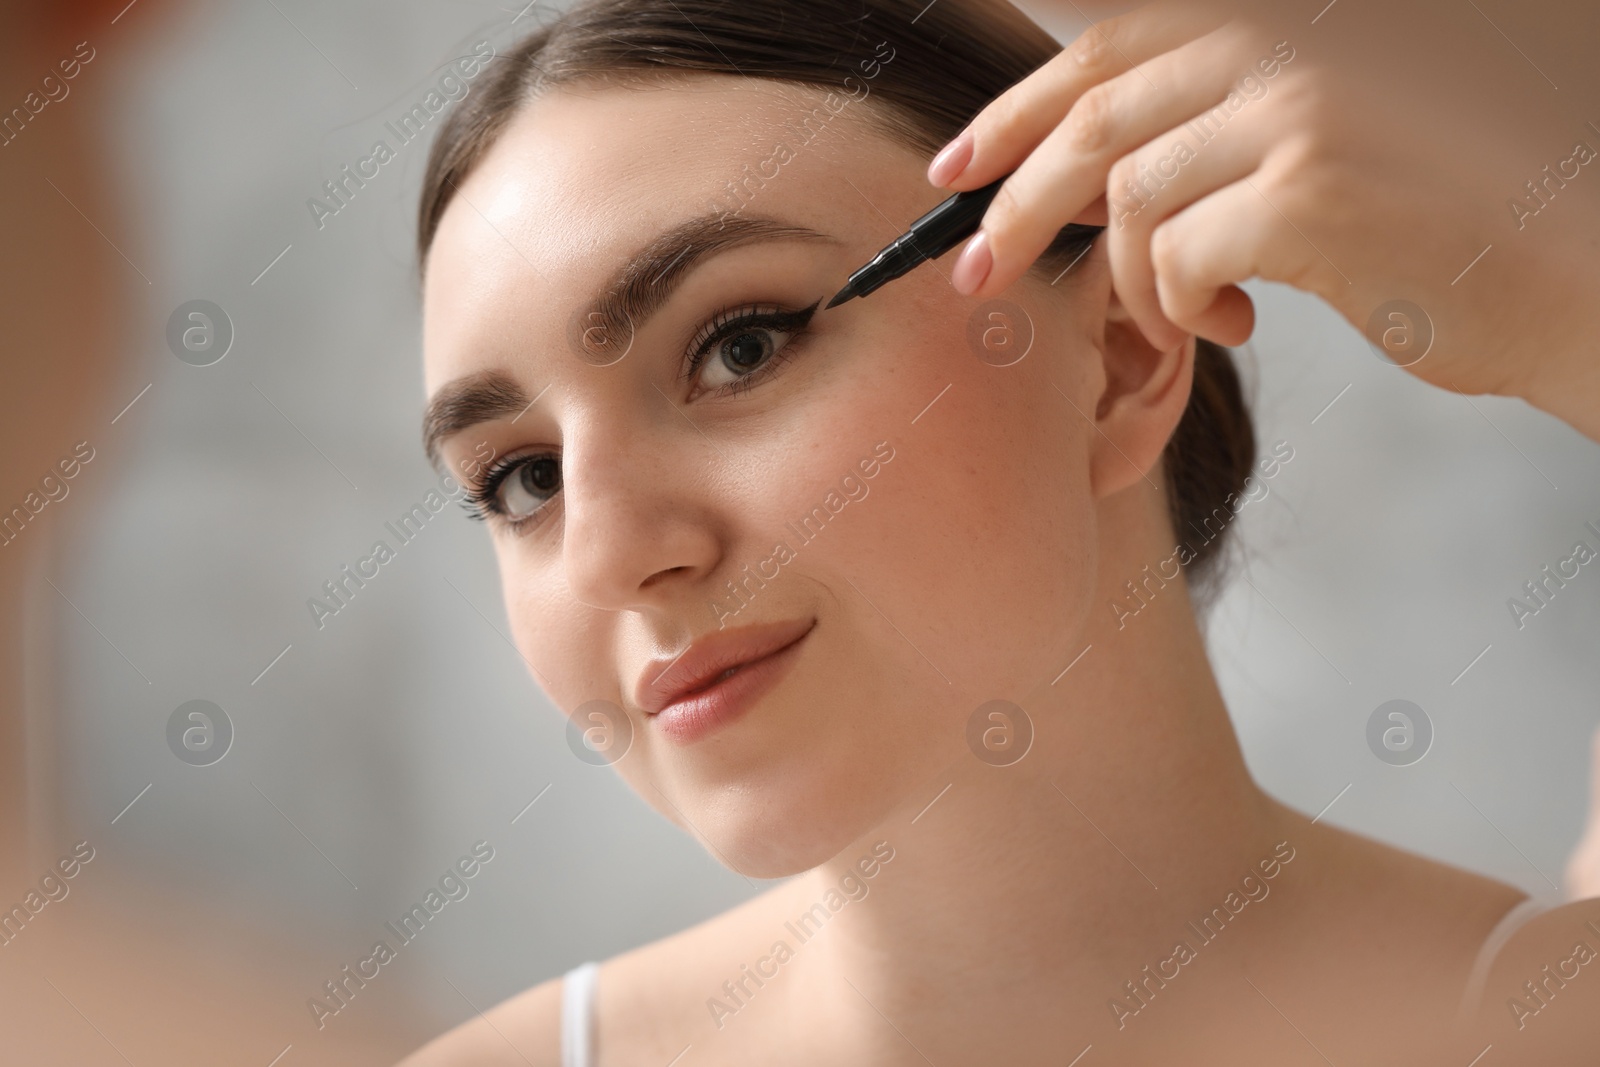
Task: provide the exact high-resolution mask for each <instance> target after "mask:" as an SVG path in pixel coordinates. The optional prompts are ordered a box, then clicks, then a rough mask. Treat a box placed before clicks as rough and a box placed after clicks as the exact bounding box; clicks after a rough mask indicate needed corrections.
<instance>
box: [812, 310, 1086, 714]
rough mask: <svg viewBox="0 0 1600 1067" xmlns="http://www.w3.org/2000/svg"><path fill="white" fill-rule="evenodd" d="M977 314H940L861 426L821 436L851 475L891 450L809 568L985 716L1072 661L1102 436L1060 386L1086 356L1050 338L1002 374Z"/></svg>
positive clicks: (912, 663) (922, 670) (850, 422)
mask: <svg viewBox="0 0 1600 1067" xmlns="http://www.w3.org/2000/svg"><path fill="white" fill-rule="evenodd" d="M939 281H940V283H941V284H943V282H942V279H940V280H939ZM968 308H969V305H968V303H967V302H962V301H954V300H950V299H948V298H946V299H944V300H943V301H941V302H940V303H938V304H933V305H931V306H930V307H929V308H928V309H927V314H925V315H923V316H922V317H921V318H920V319H919V320H918V321H919V323H920V325H919V327H918V329H917V331H916V332H915V333H914V334H913V335H912V336H910V337H909V338H906V339H904V340H902V341H901V342H900V343H899V344H898V345H897V349H898V350H899V351H900V353H901V355H900V357H899V358H897V359H895V360H894V361H892V362H889V363H886V364H885V365H884V366H883V367H882V368H881V371H880V373H879V374H877V375H876V377H875V378H874V379H873V380H871V381H869V382H865V383H862V384H860V385H858V387H857V388H856V390H855V392H854V394H853V395H854V396H855V397H856V398H857V399H856V400H855V401H853V402H852V404H851V405H850V410H849V412H848V417H847V418H844V419H842V420H841V422H842V425H843V426H845V427H850V429H848V430H843V429H837V428H828V429H827V430H826V431H825V432H819V434H818V441H817V443H816V445H815V447H816V448H817V450H818V451H819V452H821V453H822V454H824V455H826V456H827V457H828V459H827V462H828V463H829V464H830V465H831V466H832V467H836V468H838V470H839V471H840V472H843V471H845V470H847V469H851V467H852V466H853V464H854V463H855V462H856V460H857V459H859V458H860V457H861V456H862V455H865V454H867V453H868V452H869V451H870V449H871V447H872V444H873V443H874V442H876V441H879V440H884V439H887V440H888V441H889V442H890V443H891V445H892V446H893V448H894V450H895V455H894V459H892V460H891V461H889V462H888V463H885V464H882V466H881V469H880V470H879V472H878V474H877V475H876V476H875V477H874V478H871V479H864V481H865V483H866V485H867V486H869V488H870V495H869V496H868V497H867V498H866V499H865V500H863V501H860V502H852V503H851V504H850V505H849V506H848V508H847V509H846V514H845V516H842V517H845V518H847V519H848V521H846V522H842V523H840V524H839V533H840V537H839V538H838V539H837V540H836V541H833V542H832V543H831V544H829V545H828V546H827V547H826V548H821V547H820V546H822V545H823V539H820V538H819V540H818V542H817V544H818V546H819V551H818V553H817V555H816V556H815V557H814V558H813V559H812V560H811V561H810V562H806V561H804V560H803V559H802V560H801V561H800V562H799V566H800V567H802V568H803V569H806V570H810V571H812V572H814V573H817V576H818V578H819V580H821V581H823V582H825V583H826V584H827V585H829V586H830V587H831V588H832V589H833V591H834V593H835V594H836V596H837V597H838V599H839V600H840V601H842V602H844V603H846V604H851V605H854V606H855V607H856V608H859V610H860V614H859V615H858V616H857V619H856V621H857V623H858V624H859V625H860V626H861V627H862V628H863V629H864V630H868V631H870V632H872V633H874V634H876V635H877V636H878V637H880V638H882V640H881V641H878V642H877V644H878V648H877V650H876V651H877V652H879V653H881V654H882V655H883V656H886V657H891V658H906V659H907V670H908V672H909V673H910V674H912V675H913V676H917V675H918V674H920V676H922V677H924V678H925V679H926V680H928V681H929V682H930V683H932V684H933V685H935V686H936V687H937V689H938V690H941V691H944V692H946V693H947V694H949V695H950V696H952V697H955V696H956V694H957V693H959V694H960V695H959V697H956V699H957V701H958V702H959V701H976V703H973V705H972V706H973V707H976V706H977V703H982V702H983V701H985V700H989V699H993V698H995V697H1007V698H1010V699H1021V698H1022V697H1024V696H1025V695H1027V694H1028V693H1030V692H1034V691H1036V690H1037V689H1038V687H1039V686H1040V684H1041V683H1048V682H1049V681H1050V679H1051V678H1052V677H1054V675H1055V673H1056V672H1058V671H1059V670H1060V668H1061V667H1062V666H1064V665H1065V663H1066V662H1067V660H1068V659H1070V656H1068V657H1067V659H1063V658H1062V654H1063V651H1064V650H1066V649H1067V648H1068V646H1070V645H1072V642H1073V641H1074V640H1076V639H1077V638H1076V634H1077V633H1078V631H1079V630H1081V628H1082V627H1083V625H1084V623H1085V620H1086V617H1087V614H1088V612H1089V610H1090V603H1091V596H1092V592H1093V588H1094V574H1095V568H1096V562H1097V561H1096V548H1095V509H1094V505H1093V500H1092V497H1091V494H1090V488H1089V481H1088V458H1087V457H1088V451H1087V449H1088V445H1087V437H1086V434H1087V433H1088V432H1092V431H1090V430H1089V428H1088V427H1087V426H1086V425H1085V424H1084V418H1083V416H1082V415H1080V414H1078V413H1077V412H1076V411H1075V410H1074V409H1073V407H1072V405H1071V404H1070V403H1069V402H1068V400H1067V399H1066V398H1065V397H1064V396H1063V395H1062V394H1061V392H1060V391H1058V389H1057V388H1056V385H1057V384H1060V385H1061V386H1062V387H1063V388H1066V389H1068V390H1071V388H1072V386H1071V382H1072V380H1073V377H1074V375H1075V374H1076V373H1078V372H1079V367H1080V366H1081V364H1082V362H1083V361H1082V358H1081V356H1080V355H1079V354H1077V353H1074V352H1073V351H1070V350H1068V348H1067V347H1066V346H1065V345H1064V344H1060V343H1058V344H1054V345H1052V344H1049V343H1047V342H1046V340H1045V339H1044V338H1043V337H1041V338H1040V339H1039V341H1038V342H1036V344H1035V347H1034V349H1033V350H1032V351H1031V352H1030V353H1029V354H1028V356H1027V357H1026V358H1024V359H1023V360H1022V361H1020V362H1019V363H1016V364H1014V365H1012V366H1009V367H1003V368H1002V367H994V366H991V365H990V364H988V363H985V362H984V361H982V360H981V359H979V358H978V356H977V355H976V354H974V353H973V352H971V351H969V349H968V346H967V340H966V331H965V326H966V313H967V311H968ZM947 386H948V388H946V387H947ZM936 397H937V398H938V399H937V400H935V398H936ZM930 403H931V404H932V406H931V407H930V406H929V404H930ZM913 419H915V420H916V421H915V422H913V421H912V420H913ZM807 466H808V467H810V466H811V464H807ZM833 483H834V485H837V476H835V478H834V479H833ZM813 491H815V490H814V489H813ZM794 505H795V506H796V507H801V506H804V503H803V501H802V500H796V501H794ZM852 511H853V512H855V514H854V515H853V516H850V515H849V514H848V513H849V512H852ZM830 570H831V571H834V572H835V573H833V574H831V575H829V574H826V573H825V572H826V571H830ZM845 578H848V579H849V582H846V581H845V580H844V579H845ZM850 583H854V586H856V587H859V593H858V592H857V590H856V589H855V588H852V585H851V584H850ZM863 597H866V598H870V600H871V604H870V605H869V604H867V603H865V602H864V601H863ZM886 622H892V623H893V627H892V628H891V627H890V626H888V625H886ZM896 629H898V630H899V631H900V634H897V633H896ZM880 631H881V632H880ZM902 634H903V636H901V635H902ZM912 646H914V647H912ZM1078 650H1079V648H1078V647H1073V648H1072V649H1071V651H1072V653H1073V654H1076V652H1077V651H1078ZM935 668H937V669H935ZM946 679H948V681H947V680H946ZM952 686H953V687H954V690H952V689H951V687H952ZM955 710H956V711H959V710H960V709H959V708H956V709H955ZM968 710H970V709H968Z"/></svg>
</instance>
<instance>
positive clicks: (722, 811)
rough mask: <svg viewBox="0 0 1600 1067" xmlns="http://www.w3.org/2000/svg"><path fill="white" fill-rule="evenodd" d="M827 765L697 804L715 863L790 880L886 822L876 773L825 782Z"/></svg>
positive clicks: (697, 818) (732, 788)
mask: <svg viewBox="0 0 1600 1067" xmlns="http://www.w3.org/2000/svg"><path fill="white" fill-rule="evenodd" d="M825 759H826V757H815V756H813V757H812V758H808V759H806V760H804V761H800V762H801V763H802V764H803V765H801V766H793V765H791V767H790V771H791V772H792V773H791V774H787V775H786V774H783V773H782V772H780V771H778V770H777V769H776V768H774V769H773V773H771V774H769V775H767V776H765V777H762V778H759V779H757V780H753V781H752V780H746V781H743V782H740V783H739V784H738V785H731V784H730V785H729V786H727V787H725V788H723V789H720V790H716V791H714V792H712V793H710V794H707V795H702V796H701V797H699V798H697V799H696V801H695V802H694V803H693V808H696V809H698V811H694V812H691V816H690V817H691V818H693V819H694V824H695V826H696V827H697V828H698V829H699V830H700V832H701V834H700V835H699V836H700V837H701V841H702V844H704V845H706V847H707V851H708V852H710V853H711V856H712V858H714V859H716V860H718V861H720V862H721V863H722V864H723V865H724V866H726V867H728V868H729V869H731V870H733V871H736V872H737V873H739V874H742V875H744V876H745V877H747V878H767V879H771V878H787V877H789V876H791V875H795V874H800V873H802V872H805V871H809V870H811V869H812V868H814V867H816V866H818V865H820V864H823V863H826V862H827V861H828V860H831V859H833V858H834V857H835V856H837V855H839V854H840V853H841V852H843V851H845V850H846V849H848V848H850V846H851V845H852V844H853V843H854V842H855V841H856V840H858V839H859V838H860V837H862V836H863V835H865V834H867V833H869V832H870V831H871V830H872V828H873V827H874V826H875V825H877V824H878V823H879V822H881V821H882V820H883V819H884V818H886V817H888V815H889V813H890V811H891V809H892V808H893V807H894V803H893V798H892V797H889V796H884V795H881V791H882V790H883V788H884V786H885V785H886V782H885V780H884V775H883V773H882V768H881V767H880V768H878V769H877V770H876V773H874V770H873V768H870V767H862V768H860V773H859V774H858V775H855V776H851V775H848V774H829V775H827V776H826V777H824V776H822V775H819V774H817V769H818V766H819V764H820V765H824V766H825V765H826V764H825V762H822V761H824V760H825ZM683 807H684V809H685V810H686V811H690V808H691V806H690V805H689V804H684V805H683Z"/></svg>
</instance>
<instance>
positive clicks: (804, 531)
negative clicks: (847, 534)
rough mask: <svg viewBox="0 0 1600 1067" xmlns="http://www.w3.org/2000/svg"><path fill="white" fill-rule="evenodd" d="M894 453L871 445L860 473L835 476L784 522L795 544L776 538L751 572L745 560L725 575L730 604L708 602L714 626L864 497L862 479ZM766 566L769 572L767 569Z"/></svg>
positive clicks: (872, 474)
mask: <svg viewBox="0 0 1600 1067" xmlns="http://www.w3.org/2000/svg"><path fill="white" fill-rule="evenodd" d="M894 454H895V453H894V446H893V445H891V444H890V443H889V442H888V441H879V442H878V443H877V444H875V445H873V446H872V455H870V456H866V457H864V458H862V459H861V460H859V461H857V463H856V467H857V468H858V469H859V470H860V471H861V477H859V478H858V477H856V474H855V472H854V471H849V472H847V473H846V474H845V475H844V476H843V477H842V478H840V479H839V488H838V489H829V490H828V493H827V495H826V496H824V497H823V498H822V503H820V504H816V505H814V506H813V507H812V508H811V510H810V511H807V512H806V513H805V514H804V515H802V516H801V517H800V519H799V520H798V521H796V522H788V523H785V524H784V529H785V530H787V531H789V533H791V534H793V535H794V541H795V545H796V547H795V548H790V547H789V543H788V542H787V541H779V542H778V543H777V544H775V545H773V546H772V554H771V555H769V556H767V558H765V559H763V560H760V561H759V562H757V563H756V565H755V570H754V572H752V571H751V569H750V564H748V563H746V564H745V565H744V566H743V567H742V568H741V569H740V571H739V574H740V577H739V578H738V579H737V580H735V579H733V578H730V579H728V582H727V587H728V602H729V603H731V604H732V605H734V606H731V607H730V606H728V604H725V603H723V602H722V601H719V600H713V601H712V602H711V611H712V614H714V615H715V616H716V617H717V629H719V630H720V629H722V628H723V627H725V626H726V625H727V624H728V620H729V619H731V618H733V617H734V616H735V615H737V614H739V613H740V612H741V611H743V610H744V609H745V608H746V607H747V606H748V605H749V604H750V602H751V601H753V600H754V599H755V598H756V594H757V593H758V592H760V591H761V590H763V589H765V588H766V587H767V582H770V581H774V580H776V579H777V577H778V575H779V574H781V573H782V568H783V567H784V566H785V565H786V564H789V563H792V562H794V560H795V559H796V558H797V557H798V555H799V552H798V549H799V548H802V547H804V546H805V545H808V544H810V543H811V542H812V541H815V540H816V539H817V537H818V536H820V535H821V533H822V531H823V529H824V528H826V526H827V525H828V523H829V521H831V520H832V519H835V518H837V517H838V515H839V513H840V512H841V511H843V510H844V509H845V507H846V506H847V505H848V504H849V503H850V502H851V501H852V500H858V501H859V500H865V499H866V498H867V494H868V493H870V492H871V491H872V489H871V487H870V486H868V485H867V482H866V479H871V478H876V477H877V476H878V472H879V471H881V470H882V469H883V468H882V464H886V463H888V462H889V461H890V460H892V459H894ZM769 568H770V570H771V573H768V570H769Z"/></svg>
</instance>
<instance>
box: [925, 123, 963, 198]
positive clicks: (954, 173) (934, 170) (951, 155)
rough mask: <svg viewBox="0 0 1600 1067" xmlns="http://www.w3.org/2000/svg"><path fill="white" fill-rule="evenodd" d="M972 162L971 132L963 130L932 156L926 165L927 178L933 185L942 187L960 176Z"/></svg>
mask: <svg viewBox="0 0 1600 1067" xmlns="http://www.w3.org/2000/svg"><path fill="white" fill-rule="evenodd" d="M971 162H972V132H971V131H970V130H963V131H962V133H961V135H960V136H959V137H957V138H956V139H955V140H954V141H951V142H950V143H949V144H947V145H945V146H944V149H943V150H942V151H941V152H940V153H939V154H938V155H936V156H934V157H933V162H932V163H930V164H929V165H928V180H929V181H930V182H932V183H933V184H934V185H936V186H938V187H940V188H943V187H944V186H946V185H949V184H950V183H951V182H953V181H955V180H956V179H957V178H959V177H960V176H961V172H962V171H964V170H966V169H967V164H968V163H971Z"/></svg>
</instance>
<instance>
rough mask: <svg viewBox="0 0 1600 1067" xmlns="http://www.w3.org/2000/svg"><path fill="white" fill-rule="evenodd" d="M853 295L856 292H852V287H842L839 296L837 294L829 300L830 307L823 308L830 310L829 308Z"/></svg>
mask: <svg viewBox="0 0 1600 1067" xmlns="http://www.w3.org/2000/svg"><path fill="white" fill-rule="evenodd" d="M852 295H854V294H852V293H851V292H850V288H849V287H848V286H846V287H845V288H844V289H841V290H840V291H839V294H838V295H837V296H835V297H834V298H833V299H832V300H830V301H828V307H825V308H823V309H822V310H824V311H826V310H828V308H831V307H837V306H838V305H840V304H842V303H844V302H845V301H846V300H849V299H850V297H851V296H852Z"/></svg>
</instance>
